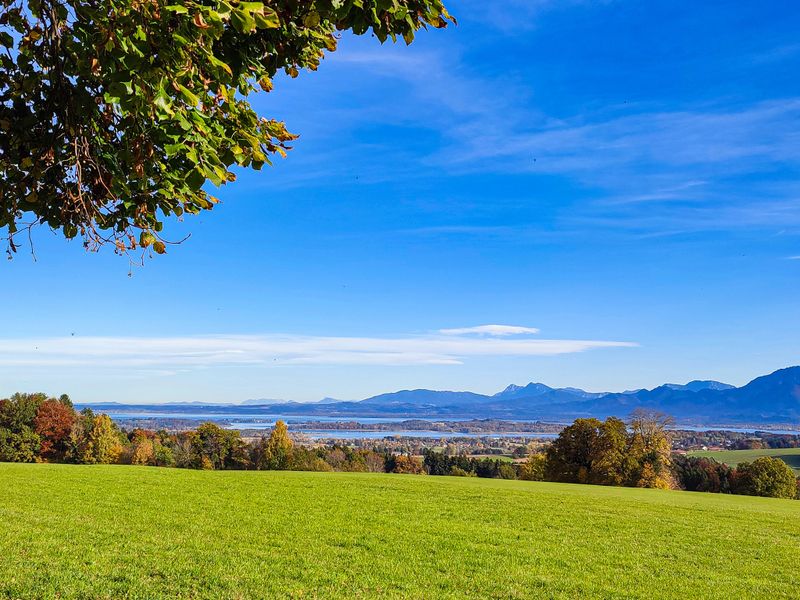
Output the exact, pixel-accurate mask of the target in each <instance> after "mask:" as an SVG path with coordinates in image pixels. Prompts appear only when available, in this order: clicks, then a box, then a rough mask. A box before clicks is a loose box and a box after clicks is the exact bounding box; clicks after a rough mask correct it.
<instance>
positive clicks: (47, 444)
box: [33, 396, 76, 460]
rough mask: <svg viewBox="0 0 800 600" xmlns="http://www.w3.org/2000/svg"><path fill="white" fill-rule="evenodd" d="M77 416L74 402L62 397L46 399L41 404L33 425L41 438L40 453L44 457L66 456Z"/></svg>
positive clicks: (51, 458)
mask: <svg viewBox="0 0 800 600" xmlns="http://www.w3.org/2000/svg"><path fill="white" fill-rule="evenodd" d="M62 398H63V396H62ZM67 400H69V397H67ZM75 417H76V415H75V410H74V409H73V408H72V403H71V402H70V403H69V404H67V403H65V402H64V401H63V400H62V399H59V400H53V399H50V400H46V401H45V402H43V403H42V404H41V405H40V406H39V409H38V410H37V411H36V417H35V418H34V421H33V425H34V431H35V432H36V433H37V435H38V436H39V438H40V439H41V448H40V450H39V454H40V455H41V457H42V458H45V459H48V460H61V459H63V458H64V456H65V454H66V453H67V450H68V448H69V436H70V433H71V432H72V425H73V423H74V422H75Z"/></svg>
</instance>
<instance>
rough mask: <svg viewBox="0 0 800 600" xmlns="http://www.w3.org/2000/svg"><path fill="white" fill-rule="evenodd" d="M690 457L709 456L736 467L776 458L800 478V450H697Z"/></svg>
mask: <svg viewBox="0 0 800 600" xmlns="http://www.w3.org/2000/svg"><path fill="white" fill-rule="evenodd" d="M689 455H690V456H707V457H709V458H713V459H714V460H718V461H719V462H723V463H725V464H726V465H728V466H731V467H735V466H736V465H738V464H739V463H742V462H752V461H754V460H755V459H757V458H758V457H759V456H774V457H776V458H780V459H781V460H782V461H783V462H785V463H786V464H787V465H789V466H790V467H792V469H794V473H795V475H797V476H798V477H800V448H781V449H770V450H697V451H694V452H689Z"/></svg>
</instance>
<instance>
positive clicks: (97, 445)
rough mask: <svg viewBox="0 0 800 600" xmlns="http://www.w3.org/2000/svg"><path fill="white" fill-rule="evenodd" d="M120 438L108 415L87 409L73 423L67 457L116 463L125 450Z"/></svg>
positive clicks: (97, 462) (77, 459)
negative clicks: (97, 413)
mask: <svg viewBox="0 0 800 600" xmlns="http://www.w3.org/2000/svg"><path fill="white" fill-rule="evenodd" d="M120 438H121V436H120V432H119V430H118V429H117V427H116V425H114V422H113V421H112V420H111V418H110V417H109V416H108V415H105V414H99V415H96V414H94V412H92V411H91V409H85V410H83V411H82V412H81V414H80V415H79V417H78V418H77V419H76V420H75V422H74V424H73V427H72V431H71V433H70V439H69V450H68V452H67V458H69V459H71V460H72V461H74V462H78V463H83V464H90V465H91V464H110V463H115V462H117V460H118V459H119V457H120V454H122V450H123V448H122V442H121V439H120Z"/></svg>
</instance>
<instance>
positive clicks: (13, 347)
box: [0, 325, 637, 374]
mask: <svg viewBox="0 0 800 600" xmlns="http://www.w3.org/2000/svg"><path fill="white" fill-rule="evenodd" d="M443 331H448V330H443ZM450 331H456V332H463V333H472V332H476V333H485V334H488V336H486V335H484V336H477V337H476V336H472V337H469V336H468V337H463V336H461V335H460V334H457V335H452V334H451V335H444V334H442V333H441V332H440V333H436V334H427V335H422V336H406V337H386V338H383V337H324V336H301V335H247V336H244V335H208V336H191V337H149V338H144V337H61V338H41V339H4V340H0V367H5V368H42V367H53V368H59V367H61V368H78V367H98V368H99V367H103V368H109V367H110V368H125V369H136V370H147V371H153V372H154V373H155V372H157V373H160V374H163V373H165V372H170V371H173V370H176V369H180V370H183V369H198V368H211V367H220V366H260V367H265V366H274V365H365V366H368V365H399V366H403V365H454V364H461V363H462V362H463V361H464V360H465V359H468V358H475V357H491V356H495V357H496V356H551V355H557V354H571V353H575V352H584V351H586V350H592V349H597V348H616V347H631V346H636V345H637V344H634V343H631V342H619V341H603V340H558V339H553V340H544V339H531V338H516V339H507V338H505V337H503V336H508V335H511V334H520V333H536V332H537V331H538V330H536V329H534V328H530V327H513V326H503V325H487V326H482V327H473V328H463V329H460V330H458V329H456V330H450ZM491 336H501V337H491Z"/></svg>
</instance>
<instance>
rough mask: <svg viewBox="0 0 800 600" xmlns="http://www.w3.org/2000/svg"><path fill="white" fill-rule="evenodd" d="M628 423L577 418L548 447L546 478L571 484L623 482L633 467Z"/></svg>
mask: <svg viewBox="0 0 800 600" xmlns="http://www.w3.org/2000/svg"><path fill="white" fill-rule="evenodd" d="M628 443H629V439H628V435H627V432H626V428H625V424H624V423H623V422H622V421H621V420H619V419H617V418H616V417H609V418H608V419H607V420H606V421H605V422H603V421H600V420H598V419H577V420H576V421H575V422H574V423H573V424H572V425H570V426H569V427H565V428H564V429H563V430H562V431H561V433H560V434H559V436H558V438H556V439H555V440H554V441H553V443H552V444H551V445H550V447H549V448H548V449H547V453H546V462H545V479H547V480H549V481H564V482H568V483H594V484H601V485H624V484H625V482H626V480H627V473H628V471H629V470H630V469H631V466H630V464H629V463H630V461H629V457H628Z"/></svg>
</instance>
